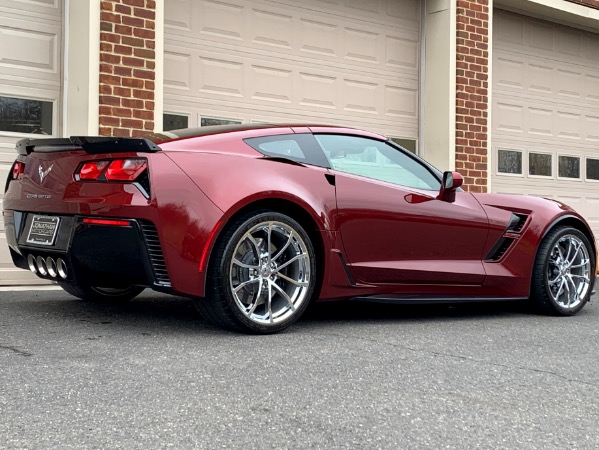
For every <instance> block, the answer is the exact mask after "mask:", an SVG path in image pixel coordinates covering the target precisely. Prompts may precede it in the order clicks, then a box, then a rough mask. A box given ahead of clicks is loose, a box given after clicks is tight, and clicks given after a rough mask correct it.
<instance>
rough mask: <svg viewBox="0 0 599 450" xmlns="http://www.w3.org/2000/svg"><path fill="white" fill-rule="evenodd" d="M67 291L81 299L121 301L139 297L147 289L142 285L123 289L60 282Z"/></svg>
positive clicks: (99, 301)
mask: <svg viewBox="0 0 599 450" xmlns="http://www.w3.org/2000/svg"><path fill="white" fill-rule="evenodd" d="M58 285H59V286H60V287H61V288H63V289H64V291H65V292H68V293H69V294H71V295H73V296H75V297H78V298H80V299H81V300H85V301H90V302H97V303H121V302H126V301H129V300H131V299H132V298H134V297H137V296H138V295H139V294H141V293H142V292H143V290H144V289H145V288H144V287H142V286H129V287H128V288H123V289H112V288H101V287H93V286H81V285H76V284H69V283H58Z"/></svg>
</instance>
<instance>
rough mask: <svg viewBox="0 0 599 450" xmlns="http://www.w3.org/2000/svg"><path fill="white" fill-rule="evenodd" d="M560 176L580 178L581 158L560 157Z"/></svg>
mask: <svg viewBox="0 0 599 450" xmlns="http://www.w3.org/2000/svg"><path fill="white" fill-rule="evenodd" d="M558 167H559V169H558V174H559V176H560V177H561V178H580V158H578V157H577V156H560V157H559V164H558Z"/></svg>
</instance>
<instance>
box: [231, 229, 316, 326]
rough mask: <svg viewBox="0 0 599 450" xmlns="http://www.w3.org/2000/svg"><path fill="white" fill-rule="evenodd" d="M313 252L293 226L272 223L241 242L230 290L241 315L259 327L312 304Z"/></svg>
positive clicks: (252, 231) (233, 261)
mask: <svg viewBox="0 0 599 450" xmlns="http://www.w3.org/2000/svg"><path fill="white" fill-rule="evenodd" d="M310 267H311V261H310V252H309V251H308V248H307V246H306V243H305V242H304V239H303V238H302V237H301V236H300V234H299V233H298V232H297V231H295V230H294V229H293V227H292V226H290V225H288V224H287V223H283V222H280V221H275V220H269V221H264V222H260V223H258V224H256V225H254V226H252V227H251V228H250V229H249V230H248V231H247V232H246V233H244V234H243V235H242V236H241V238H240V239H239V240H238V241H237V243H236V245H235V248H234V250H233V254H232V258H231V260H230V267H229V289H230V293H231V295H232V297H233V299H234V301H235V304H236V305H237V307H238V308H239V310H240V311H241V313H242V314H243V315H244V316H245V317H246V318H247V319H249V320H250V321H252V322H254V323H257V324H263V325H268V324H276V323H280V322H283V321H285V320H286V319H288V318H289V317H291V316H292V315H293V314H294V313H295V312H296V311H297V310H298V309H300V307H301V306H302V305H303V304H304V303H305V302H307V301H308V296H309V295H308V294H309V290H310V276H311V273H310Z"/></svg>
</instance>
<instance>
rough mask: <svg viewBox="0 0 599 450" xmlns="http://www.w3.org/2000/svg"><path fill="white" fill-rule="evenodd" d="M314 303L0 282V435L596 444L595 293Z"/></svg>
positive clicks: (395, 444)
mask: <svg viewBox="0 0 599 450" xmlns="http://www.w3.org/2000/svg"><path fill="white" fill-rule="evenodd" d="M593 300H594V301H593V302H592V303H591V304H590V305H587V306H586V307H585V309H584V310H583V311H582V312H581V313H580V314H579V315H577V316H575V317H568V318H556V317H546V316H539V315H535V314H532V313H531V312H530V311H529V310H528V309H527V308H526V306H525V305H523V304H518V303H499V304H483V305H481V304H478V305H459V306H447V305H434V306H401V305H375V304H369V303H348V302H346V303H335V304H321V305H317V306H315V307H314V308H312V310H311V311H309V314H308V315H307V317H305V318H304V319H302V320H301V321H300V322H298V323H297V324H295V325H294V326H293V327H292V328H290V329H289V330H288V331H286V332H283V333H280V334H277V335H273V336H247V335H240V334H235V333H230V332H227V331H223V330H220V329H218V328H215V327H212V326H210V325H208V324H207V323H206V322H204V320H203V319H202V318H201V317H200V316H199V315H198V314H197V313H196V312H195V310H194V308H193V307H192V305H191V303H190V302H189V301H188V300H186V299H180V298H176V297H170V296H165V295H160V294H155V293H151V292H145V293H144V294H142V295H141V296H140V297H139V298H137V299H135V300H133V301H131V302H129V303H127V304H122V305H115V306H106V305H98V304H93V303H87V302H83V301H81V300H77V299H75V298H73V297H70V296H69V295H67V294H65V293H63V292H62V291H59V290H50V291H17V292H12V291H2V292H0V448H2V449H5V448H10V449H12V448H27V449H50V448H52V449H54V448H56V449H70V448H73V449H108V448H110V449H154V448H160V449H162V448H176V449H185V448H206V449H216V448H239V449H242V448H243V449H283V448H293V449H304V448H352V449H353V448H367V449H371V448H372V449H374V448H385V449H387V448H389V449H390V448H393V449H397V448H401V449H413V448H414V449H416V448H434V449H441V448H455V449H467V448H477V449H478V448H493V449H500V448H506V449H570V448H578V449H586V448H588V449H597V448H599V349H598V340H599V339H598V338H599V298H598V296H597V295H595V297H594V299H593Z"/></svg>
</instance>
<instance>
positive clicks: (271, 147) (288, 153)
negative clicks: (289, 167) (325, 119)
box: [244, 133, 329, 167]
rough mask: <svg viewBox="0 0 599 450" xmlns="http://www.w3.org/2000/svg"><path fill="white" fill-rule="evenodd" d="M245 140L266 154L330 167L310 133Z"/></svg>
mask: <svg viewBox="0 0 599 450" xmlns="http://www.w3.org/2000/svg"><path fill="white" fill-rule="evenodd" d="M244 142H245V143H246V144H248V145H249V146H250V147H252V148H253V149H254V150H257V151H258V152H260V153H262V154H263V155H265V156H274V157H283V158H286V159H290V160H292V161H297V162H300V163H303V164H311V165H313V166H319V167H329V164H328V161H327V159H326V157H325V156H324V153H323V152H322V150H321V149H320V147H319V145H318V142H316V140H315V139H314V136H312V135H311V134H309V133H297V134H280V135H277V136H266V137H258V138H248V139H244Z"/></svg>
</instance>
